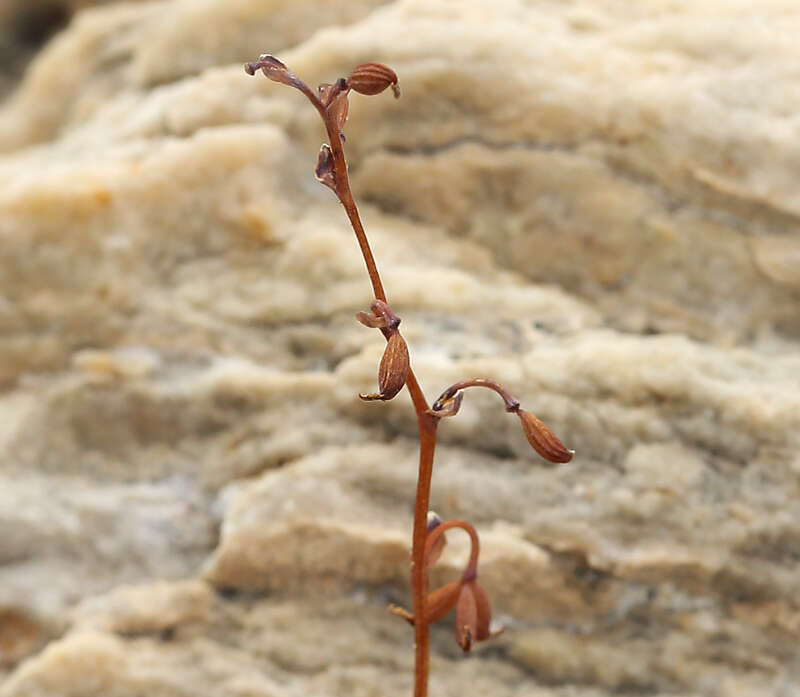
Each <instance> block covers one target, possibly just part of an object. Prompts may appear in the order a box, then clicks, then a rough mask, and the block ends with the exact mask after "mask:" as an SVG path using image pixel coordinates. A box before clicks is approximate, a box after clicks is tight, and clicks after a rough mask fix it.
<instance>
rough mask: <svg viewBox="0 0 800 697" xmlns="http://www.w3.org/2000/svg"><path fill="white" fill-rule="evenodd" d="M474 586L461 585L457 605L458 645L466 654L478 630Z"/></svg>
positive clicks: (468, 584)
mask: <svg viewBox="0 0 800 697" xmlns="http://www.w3.org/2000/svg"><path fill="white" fill-rule="evenodd" d="M472 586H473V583H472V582H469V583H463V584H461V591H460V593H459V594H458V603H457V605H456V643H457V644H458V645H459V646H460V647H461V648H462V649H463V650H464V651H465V652H466V651H469V650H470V649H471V648H472V642H473V641H474V640H475V639H476V633H477V628H478V607H477V605H476V603H475V595H474V594H473V592H472Z"/></svg>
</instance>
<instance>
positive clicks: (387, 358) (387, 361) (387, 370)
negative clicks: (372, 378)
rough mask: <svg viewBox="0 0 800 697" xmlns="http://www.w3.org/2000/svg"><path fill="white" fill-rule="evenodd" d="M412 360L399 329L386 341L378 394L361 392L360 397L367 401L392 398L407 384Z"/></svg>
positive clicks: (379, 375) (379, 373)
mask: <svg viewBox="0 0 800 697" xmlns="http://www.w3.org/2000/svg"><path fill="white" fill-rule="evenodd" d="M409 367H410V360H409V357H408V346H407V345H406V340H405V339H404V338H403V337H402V336H401V335H400V332H398V331H397V330H395V331H393V332H392V333H391V334H390V335H389V340H388V341H387V342H386V349H385V350H384V352H383V358H381V364H380V366H379V368H378V390H379V392H377V393H376V394H360V395H359V397H361V399H363V400H365V401H370V400H375V399H380V400H383V401H387V400H390V399H392V398H393V397H394V396H395V395H397V393H398V392H400V390H401V389H403V385H405V384H406V379H407V378H408V371H409Z"/></svg>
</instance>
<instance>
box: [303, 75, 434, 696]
mask: <svg viewBox="0 0 800 697" xmlns="http://www.w3.org/2000/svg"><path fill="white" fill-rule="evenodd" d="M304 94H306V96H308V97H309V99H311V100H312V103H314V106H315V107H317V110H318V111H320V113H321V114H322V115H323V120H324V121H325V130H326V131H327V133H328V139H329V140H330V148H331V155H332V157H333V165H334V177H335V186H336V195H337V197H338V198H339V201H341V203H342V206H344V209H345V212H346V213H347V217H348V218H349V219H350V224H351V225H352V227H353V231H354V232H355V234H356V239H357V240H358V246H359V248H360V249H361V255H362V256H363V257H364V263H365V264H366V267H367V273H368V274H369V279H370V282H371V283H372V290H373V293H374V295H375V297H376V298H377V299H378V300H381V301H383V302H386V293H385V291H384V289H383V283H382V282H381V277H380V274H379V273H378V267H377V264H376V263H375V257H374V256H373V255H372V250H371V248H370V245H369V240H368V239H367V235H366V233H365V232H364V226H363V225H362V223H361V217H360V216H359V214H358V208H357V207H356V203H355V201H354V200H353V194H352V192H351V190H350V180H349V178H348V176H347V162H346V161H345V158H344V149H343V148H342V141H341V138H340V136H339V128H338V125H337V124H336V123H334V122H333V120H332V119H329V118H326V116H325V110H324V108H321V107H322V105H321V103H320V102H319V100H318V99H317V98H316V96H315V95H313V94H312V93H311V92H310V90H308V91H304ZM312 97H313V99H312ZM317 105H319V106H317ZM385 334H386V332H384V335H385ZM406 387H407V388H408V392H409V394H410V395H411V401H412V402H413V404H414V411H415V412H416V414H417V429H418V431H419V472H418V476H417V495H416V499H415V503H414V530H413V534H412V543H411V593H412V607H413V612H414V616H415V617H417V618H418V620H417V622H415V624H414V697H426V696H427V693H428V672H429V663H430V648H429V643H430V642H429V636H428V622H427V618H426V617H425V613H426V609H427V608H426V598H427V596H428V576H427V574H426V573H425V561H424V554H425V537H426V534H427V517H428V506H429V503H430V493H431V476H432V474H433V455H434V451H435V449H436V426H437V424H438V421H439V420H438V419H436V418H434V417H432V416H430V414H428V413H427V411H428V402H427V400H426V399H425V395H424V394H423V392H422V389H421V388H420V386H419V383H418V382H417V378H416V376H415V375H414V371H413V369H409V372H408V378H407V380H406Z"/></svg>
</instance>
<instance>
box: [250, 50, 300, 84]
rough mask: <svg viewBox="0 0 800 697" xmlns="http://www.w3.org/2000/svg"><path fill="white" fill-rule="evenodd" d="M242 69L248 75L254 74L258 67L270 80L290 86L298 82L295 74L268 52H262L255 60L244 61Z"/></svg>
mask: <svg viewBox="0 0 800 697" xmlns="http://www.w3.org/2000/svg"><path fill="white" fill-rule="evenodd" d="M244 69H245V72H246V73H247V74H248V75H255V74H256V70H259V69H260V70H261V72H262V73H264V75H266V76H267V77H268V78H269V79H270V80H273V81H275V82H281V83H283V84H284V85H289V86H291V87H297V86H298V85H299V84H300V81H299V80H298V79H297V76H296V75H295V74H294V73H293V72H292V71H291V70H289V68H287V67H286V65H285V64H284V63H282V62H281V61H279V60H278V59H277V58H275V56H271V55H269V54H268V53H262V54H261V55H260V56H259V57H258V60H257V61H253V62H252V63H245V65H244Z"/></svg>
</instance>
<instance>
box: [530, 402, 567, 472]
mask: <svg viewBox="0 0 800 697" xmlns="http://www.w3.org/2000/svg"><path fill="white" fill-rule="evenodd" d="M516 414H517V416H519V420H520V421H521V422H522V430H523V431H524V432H525V437H526V438H527V439H528V442H529V443H530V444H531V447H532V448H533V449H534V450H535V451H536V452H537V453H539V455H541V456H542V457H543V458H544V459H545V460H548V461H550V462H557V463H562V462H569V461H570V460H571V459H572V456H573V455H574V454H575V451H573V450H568V449H567V448H565V447H564V444H563V443H562V442H561V441H560V440H559V439H558V437H557V436H556V434H555V433H553V432H552V431H551V430H550V429H549V428H547V426H545V425H544V424H543V423H542V422H541V421H540V420H539V419H537V418H536V417H535V416H534V415H533V414H531V413H530V412H528V411H525V410H524V409H518V410H517V412H516Z"/></svg>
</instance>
